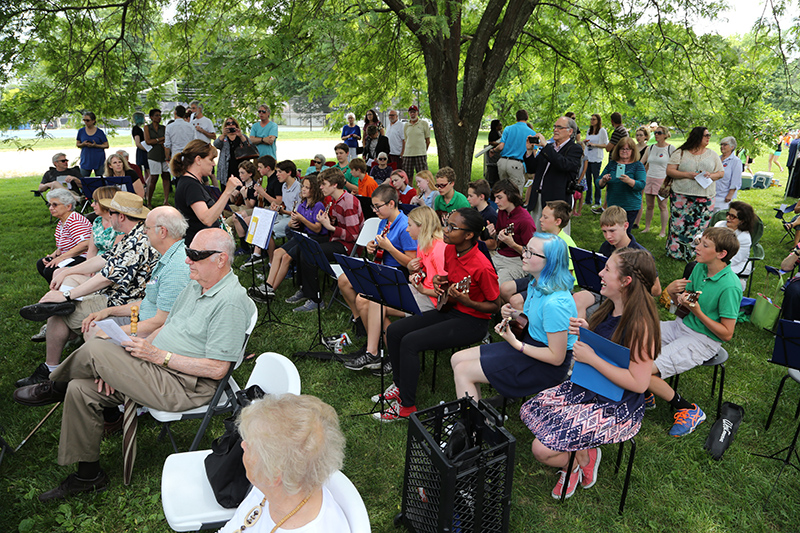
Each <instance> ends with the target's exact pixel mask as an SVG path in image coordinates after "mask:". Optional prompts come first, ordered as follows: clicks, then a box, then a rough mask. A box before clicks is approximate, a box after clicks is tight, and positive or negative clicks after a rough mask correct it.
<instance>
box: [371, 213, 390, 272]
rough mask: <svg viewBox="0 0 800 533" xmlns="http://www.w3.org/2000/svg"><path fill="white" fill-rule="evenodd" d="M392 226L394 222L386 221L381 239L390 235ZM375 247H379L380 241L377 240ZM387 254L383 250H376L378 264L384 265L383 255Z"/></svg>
mask: <svg viewBox="0 0 800 533" xmlns="http://www.w3.org/2000/svg"><path fill="white" fill-rule="evenodd" d="M391 226H392V222H391V221H390V220H387V221H386V225H385V226H384V227H383V231H381V237H386V234H387V233H389V229H390V228H391ZM375 245H376V246H377V245H378V239H375ZM384 252H386V250H384V249H383V248H380V247H378V249H376V250H375V262H376V263H378V264H381V263H383V254H384Z"/></svg>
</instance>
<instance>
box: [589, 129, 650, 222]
mask: <svg viewBox="0 0 800 533" xmlns="http://www.w3.org/2000/svg"><path fill="white" fill-rule="evenodd" d="M646 182H647V171H645V169H644V165H643V164H642V163H641V162H640V161H639V151H638V150H637V149H636V141H634V140H633V139H631V138H630V137H623V138H622V139H620V140H619V142H618V143H617V144H616V146H614V150H613V151H612V152H611V158H610V161H609V162H608V164H607V165H606V168H605V169H603V172H601V173H600V180H599V181H598V182H597V184H598V186H599V187H600V188H601V189H602V188H604V187H608V192H607V193H606V201H607V203H608V206H609V207H611V206H612V205H618V206H620V207H621V208H622V209H624V210H625V212H626V213H627V217H628V235H630V234H631V230H632V229H633V226H634V222H635V221H636V217H637V216H638V215H639V210H640V209H641V208H642V191H643V190H644V185H645V183H646Z"/></svg>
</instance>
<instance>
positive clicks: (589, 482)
mask: <svg viewBox="0 0 800 533" xmlns="http://www.w3.org/2000/svg"><path fill="white" fill-rule="evenodd" d="M601 457H603V452H602V451H601V450H600V448H592V449H591V450H589V463H588V464H587V465H586V466H582V467H581V487H583V488H584V489H588V488H591V487H592V486H593V485H594V483H595V481H597V468H598V467H599V466H600V458H601Z"/></svg>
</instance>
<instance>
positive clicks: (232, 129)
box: [227, 128, 236, 133]
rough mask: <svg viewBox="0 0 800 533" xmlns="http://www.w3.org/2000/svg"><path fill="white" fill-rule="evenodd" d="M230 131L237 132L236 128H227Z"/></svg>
mask: <svg viewBox="0 0 800 533" xmlns="http://www.w3.org/2000/svg"><path fill="white" fill-rule="evenodd" d="M227 130H228V133H236V128H227Z"/></svg>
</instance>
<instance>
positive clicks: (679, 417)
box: [669, 403, 706, 437]
mask: <svg viewBox="0 0 800 533" xmlns="http://www.w3.org/2000/svg"><path fill="white" fill-rule="evenodd" d="M705 419H706V414H705V413H704V412H703V411H702V410H701V409H700V408H699V407H698V406H697V404H696V403H693V404H692V408H691V409H678V411H677V412H676V413H675V424H673V426H672V429H670V430H669V434H670V435H672V436H673V437H683V436H684V435H688V434H689V433H691V432H692V431H694V430H695V429H697V426H699V425H700V424H702V423H703V421H705Z"/></svg>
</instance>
